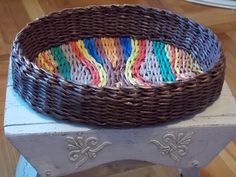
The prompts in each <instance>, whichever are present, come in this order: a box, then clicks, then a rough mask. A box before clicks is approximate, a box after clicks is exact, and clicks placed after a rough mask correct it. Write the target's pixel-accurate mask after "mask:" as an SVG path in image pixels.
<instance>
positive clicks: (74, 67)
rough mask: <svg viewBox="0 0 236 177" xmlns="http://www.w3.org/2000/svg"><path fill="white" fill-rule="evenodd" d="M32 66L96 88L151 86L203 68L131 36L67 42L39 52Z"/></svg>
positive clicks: (180, 54) (183, 53) (174, 49)
mask: <svg viewBox="0 0 236 177" xmlns="http://www.w3.org/2000/svg"><path fill="white" fill-rule="evenodd" d="M35 63H36V65H37V66H38V67H40V68H43V69H45V70H46V71H48V72H51V73H56V74H60V75H61V76H63V77H64V78H66V79H70V80H73V81H75V82H77V83H79V84H89V85H95V86H112V87H114V86H115V87H119V86H128V85H144V86H150V85H152V84H158V83H162V82H171V81H176V80H186V79H189V78H194V77H195V76H196V75H198V74H201V73H203V66H201V65H200V64H198V62H197V60H196V59H194V58H193V57H192V55H191V54H189V53H188V52H186V51H185V50H183V49H179V48H177V47H174V46H173V45H171V44H165V43H163V42H161V41H157V40H153V41H152V40H142V39H135V38H130V37H121V38H105V37H104V38H83V39H79V40H77V41H70V42H69V43H66V44H63V45H60V46H54V47H51V48H50V49H48V50H45V51H43V52H40V53H39V54H38V56H37V57H36V59H35ZM206 65H207V63H204V66H206ZM207 68H209V66H207Z"/></svg>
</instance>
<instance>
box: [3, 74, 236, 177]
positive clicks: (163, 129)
mask: <svg viewBox="0 0 236 177" xmlns="http://www.w3.org/2000/svg"><path fill="white" fill-rule="evenodd" d="M10 72H11V71H9V73H10ZM235 108H236V103H235V99H234V97H233V96H232V94H231V91H230V89H229V87H228V86H227V84H226V83H225V84H224V88H223V91H222V94H221V96H220V98H219V99H218V100H217V101H216V102H215V103H214V104H213V105H212V106H210V107H209V108H207V110H205V111H204V112H202V113H200V114H198V115H197V116H195V117H194V118H192V119H186V120H182V121H178V122H171V123H168V124H163V125H160V126H152V127H147V128H131V129H104V128H101V127H92V126H85V125H84V124H83V125H82V124H78V123H76V124H75V123H70V122H67V121H59V120H56V119H54V118H51V117H48V116H44V115H42V114H40V113H37V112H35V111H34V110H32V109H31V108H30V107H29V106H28V104H26V103H25V102H24V101H23V100H22V99H21V98H20V96H19V95H18V94H17V93H15V92H14V91H13V87H12V79H11V74H9V78H8V85H7V95H6V104H5V121H4V130H5V135H6V137H7V138H8V139H9V140H10V142H11V143H12V144H13V145H14V146H15V147H16V148H17V149H18V150H19V151H20V153H21V154H22V155H23V156H24V157H25V158H24V157H23V156H21V157H20V163H19V164H18V167H17V173H16V176H17V177H26V176H28V177H35V176H36V174H37V173H38V175H39V176H41V177H50V176H65V175H69V174H72V173H81V174H82V173H83V174H84V173H85V172H86V171H88V169H90V168H93V167H96V166H99V165H102V164H110V163H111V164H112V163H115V161H118V162H120V163H122V162H123V160H134V161H135V163H136V162H137V161H145V162H150V163H158V164H162V165H167V166H173V167H176V168H179V169H181V173H182V175H183V176H186V177H197V176H199V172H198V169H199V168H200V167H203V166H205V165H207V164H208V163H209V161H210V160H211V159H213V158H214V156H216V155H217V154H218V153H219V151H220V150H221V149H223V148H224V146H225V145H226V144H227V143H228V142H229V141H230V140H231V139H232V138H234V137H235V136H236V109H235ZM25 159H27V161H26V160H25ZM130 162H131V161H129V163H127V162H126V165H127V168H128V167H129V166H131V168H133V167H135V165H134V166H132V163H130ZM136 164H138V163H136ZM32 166H33V167H34V168H33V167H32ZM136 166H138V165H136ZM35 170H36V171H37V172H36V171H35ZM85 176H86V175H85ZM97 176H99V175H98V173H97ZM93 177H96V175H95V176H93Z"/></svg>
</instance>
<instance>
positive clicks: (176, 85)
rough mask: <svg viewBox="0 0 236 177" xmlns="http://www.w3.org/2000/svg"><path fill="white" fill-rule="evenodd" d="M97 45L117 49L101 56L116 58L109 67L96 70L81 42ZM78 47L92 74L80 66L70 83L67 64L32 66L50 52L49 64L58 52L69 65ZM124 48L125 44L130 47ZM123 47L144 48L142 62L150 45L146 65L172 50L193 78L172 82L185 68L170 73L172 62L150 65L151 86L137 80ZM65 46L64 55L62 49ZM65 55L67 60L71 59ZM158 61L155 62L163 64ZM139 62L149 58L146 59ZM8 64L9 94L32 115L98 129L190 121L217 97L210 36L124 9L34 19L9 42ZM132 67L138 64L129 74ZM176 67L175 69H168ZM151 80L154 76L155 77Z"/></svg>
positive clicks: (219, 60) (161, 14)
mask: <svg viewBox="0 0 236 177" xmlns="http://www.w3.org/2000/svg"><path fill="white" fill-rule="evenodd" d="M103 39H104V40H106V39H109V40H110V41H113V43H114V45H115V44H117V45H118V44H119V45H121V47H120V48H115V49H114V46H113V45H111V46H110V43H109V40H108V43H109V44H105V46H106V47H107V48H106V49H105V53H106V52H108V53H109V52H110V50H111V51H113V53H112V54H111V56H113V55H114V51H116V52H115V53H116V54H117V56H118V57H110V58H112V60H109V62H107V63H106V62H105V60H102V61H100V62H99V60H98V57H97V58H96V56H97V54H100V55H102V54H104V51H103V52H102V51H100V53H99V49H98V51H97V52H95V53H94V51H92V50H91V49H92V48H91V45H92V44H94V43H90V42H89V41H92V42H93V41H96V40H97V41H102V40H103ZM79 41H80V42H81V41H82V42H81V45H80V47H81V46H82V47H83V46H85V47H86V46H87V47H88V48H87V50H86V51H85V53H82V54H84V55H86V56H88V55H89V56H88V57H89V59H91V61H90V60H89V62H90V64H91V63H92V65H93V64H94V66H97V68H98V69H97V70H96V67H93V66H92V65H91V68H92V69H91V68H90V70H89V69H87V70H88V71H86V67H84V66H83V67H82V68H83V72H82V75H80V76H78V77H74V76H73V74H71V75H70V73H69V74H68V72H69V71H67V69H66V67H67V66H69V65H68V63H69V64H70V62H67V63H66V62H64V63H63V62H62V58H61V57H62V56H60V57H59V59H58V60H57V61H58V63H56V64H55V63H54V64H55V66H56V67H54V68H51V69H50V66H51V65H52V64H53V63H50V66H49V65H47V63H46V64H45V63H44V64H43V61H42V59H39V56H42V55H43V54H47V55H48V56H49V54H48V53H47V50H50V52H52V53H53V52H54V54H55V56H54V57H56V56H58V55H59V54H60V52H61V51H62V50H61V49H65V51H63V52H65V53H64V54H65V55H66V54H68V57H69V58H70V57H71V58H72V59H74V58H76V57H77V59H78V58H80V57H81V55H82V54H81V55H80V53H78V51H79V50H81V51H82V50H85V49H84V48H83V49H81V48H80V49H78V51H77V49H76V47H75V48H73V45H77V44H78V43H79ZM86 41H87V43H86ZM114 41H118V42H114ZM122 41H123V43H122ZM127 41H131V42H132V45H131V44H130V43H127ZM135 41H136V42H135ZM140 41H141V42H140ZM83 42H84V43H83ZM97 44H99V42H97ZM126 44H127V45H128V44H129V46H131V48H132V49H130V51H131V52H132V51H134V52H135V49H134V46H135V45H136V44H137V46H138V45H139V44H140V45H141V44H142V45H146V48H145V47H144V50H141V48H139V50H137V52H140V53H142V52H143V53H144V56H145V52H146V51H148V49H149V48H148V47H147V46H148V44H152V45H153V46H151V45H150V46H151V47H153V51H154V54H153V53H151V54H150V55H153V56H154V57H155V56H156V55H158V51H157V54H156V55H155V50H154V48H155V46H154V44H155V45H158V46H159V48H162V49H160V50H162V51H165V52H166V55H167V54H168V52H169V51H168V50H172V49H173V50H172V52H173V53H174V54H175V53H178V52H180V51H182V52H185V53H186V56H187V55H188V56H189V57H190V58H191V61H192V63H194V64H193V66H192V65H191V69H193V68H194V67H195V66H196V65H198V67H197V68H200V71H199V72H198V73H194V75H188V76H187V77H185V78H184V79H181V77H179V75H178V74H182V75H183V74H184V75H186V73H181V69H183V67H185V66H182V65H181V66H180V65H179V68H178V66H177V65H174V64H173V65H172V64H171V62H172V61H173V56H175V55H173V56H172V59H169V60H166V59H165V58H162V59H163V60H157V61H158V62H159V65H160V66H159V69H160V70H161V71H159V75H158V74H157V75H154V76H155V77H152V78H154V79H150V78H151V76H150V77H146V79H145V75H146V76H148V73H149V74H150V72H151V71H148V69H147V67H146V70H145V69H143V70H142V72H144V74H143V75H141V74H140V73H141V71H140V70H141V69H142V66H141V65H142V63H141V60H142V57H139V59H136V58H135V57H133V59H130V58H131V57H130V56H127V58H126V54H127V53H129V52H128V48H126V47H124V46H127V45H126ZM78 45H79V44H78ZM58 46H59V47H58ZM63 46H64V48H63ZM68 46H69V47H72V48H66V47H68ZM89 46H90V47H89ZM122 46H123V48H122ZM160 46H162V47H160ZM163 46H164V47H163ZM77 47H78V46H77ZM138 47H139V46H138ZM98 48H99V47H98ZM112 48H113V49H112ZM57 49H58V50H57ZM72 49H73V50H74V52H75V55H72V54H71V52H73V51H71V50H72ZM120 49H121V50H120ZM106 50H107V51H106ZM76 51H77V53H76ZM86 52H87V53H86ZM108 53H106V54H108ZM173 53H171V54H173ZM77 54H78V55H77ZM95 54H96V56H95ZM162 54H163V52H162V53H160V57H159V56H158V57H156V58H161V57H163V55H162ZM171 54H170V55H171ZM130 55H131V54H130ZM48 56H47V57H48ZM144 56H143V58H144ZM49 57H50V56H49ZM108 58H109V57H108ZM114 58H116V60H117V61H115V59H114ZM122 58H123V59H122ZM125 58H126V59H127V60H125ZM146 58H147V59H148V58H150V57H147V54H146ZM169 58H171V57H169ZM72 59H71V60H72ZM102 59H104V57H103V58H102ZM11 60H12V76H13V81H14V89H15V90H16V91H17V92H18V93H19V94H20V95H21V96H22V98H23V99H24V100H25V101H27V102H28V103H29V104H30V105H31V106H32V108H33V109H35V110H37V111H39V112H41V113H44V114H47V115H52V116H54V117H56V118H60V119H69V120H72V121H78V122H81V123H88V124H93V125H100V126H104V127H138V126H146V125H155V124H159V123H163V122H166V121H169V120H174V119H183V118H188V117H192V116H194V115H195V114H197V113H199V112H201V111H203V110H204V109H205V108H206V107H207V106H209V105H210V104H212V103H213V102H214V101H215V100H216V99H217V98H218V97H219V95H220V92H221V89H222V85H223V82H224V70H225V59H224V55H223V53H222V49H221V46H220V43H219V41H218V39H217V37H216V36H215V35H214V34H213V32H212V31H211V30H209V29H207V28H204V27H203V26H201V25H199V24H197V23H195V22H193V21H192V20H190V19H187V18H184V17H182V16H179V15H176V14H173V13H171V12H167V11H164V10H159V9H154V8H145V7H141V6H130V5H124V6H116V5H112V6H98V7H95V6H94V7H87V8H76V9H66V10H64V11H61V12H55V13H51V14H49V15H47V16H45V17H42V18H39V19H37V20H36V21H34V22H32V23H30V24H28V25H27V26H26V27H25V28H24V29H23V30H22V31H21V32H20V33H19V34H18V35H17V36H16V39H15V41H14V42H13V47H12V51H11ZM136 60H137V61H139V64H137V65H135V66H133V65H132V64H134V62H136ZM186 60H187V59H186ZM81 61H82V60H81ZM84 61H87V59H86V58H85V59H84ZM120 61H123V64H121V65H119V66H121V67H120V68H119V67H118V66H117V67H116V64H117V63H119V62H120ZM150 61H151V60H150ZM152 61H153V62H155V61H154V60H152ZM189 61H190V59H189ZM40 62H41V63H40ZM89 62H88V61H87V64H89ZM93 62H94V63H93ZM96 62H97V63H96ZM132 62H133V63H132ZM162 62H164V64H163V63H162ZM168 62H169V63H168ZM121 63H122V62H121ZM136 63H137V62H136ZM177 63H178V62H177ZM80 64H81V63H80ZM128 64H130V65H131V66H128ZM74 65H75V64H74ZM74 65H73V62H72V66H70V67H69V68H70V69H71V70H70V72H71V73H72V71H73V72H74V73H76V72H80V70H79V69H78V67H79V66H78V67H74V68H72V67H73V66H74ZM113 65H114V66H115V67H113ZM146 65H148V64H146ZM150 65H152V67H153V66H157V64H150ZM76 66H77V65H76ZM81 66H82V65H81ZM81 66H80V68H81ZM109 66H110V67H109ZM176 66H177V68H176V69H173V68H172V67H176ZM76 68H77V69H76ZM93 68H95V69H93ZM99 68H100V70H99ZM106 68H107V69H106ZM109 68H110V69H109ZM114 68H118V69H117V71H121V72H117V73H119V74H116V71H111V70H113V69H114ZM127 68H128V69H127ZM135 68H136V69H137V71H138V72H137V73H136V74H134V73H132V72H133V71H134V72H135V71H136V70H135ZM140 68H141V69H140ZM144 68H145V67H144ZM168 69H169V70H168ZM195 69H196V68H195ZM93 70H96V71H97V73H98V74H97V75H96V72H95V71H94V73H95V74H94V73H93V74H92V71H93ZM98 70H99V71H98ZM152 70H153V69H152ZM139 71H140V72H139ZM177 71H178V72H177ZM185 71H189V70H188V69H186V70H185ZM154 72H155V73H158V72H157V71H156V70H155V69H154ZM191 72H192V70H191ZM85 73H87V74H88V75H86V74H85ZM145 73H146V74H145ZM80 74H81V73H80ZM102 74H103V75H102ZM170 74H171V75H170ZM85 75H86V76H85ZM117 75H119V77H118V76H117ZM164 75H165V76H164ZM73 77H74V79H72V78H73ZM97 77H98V80H96V78H97ZM156 77H158V79H156ZM117 78H118V79H117ZM122 78H123V80H122ZM160 78H161V79H160ZM104 79H105V80H104ZM142 79H143V80H142ZM91 80H92V81H91Z"/></svg>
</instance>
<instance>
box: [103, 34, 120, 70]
mask: <svg viewBox="0 0 236 177" xmlns="http://www.w3.org/2000/svg"><path fill="white" fill-rule="evenodd" d="M101 42H102V45H103V49H104V50H105V53H106V56H107V58H108V60H109V61H110V62H111V64H112V67H113V68H115V67H116V65H117V61H118V57H117V55H116V47H115V41H114V38H101Z"/></svg>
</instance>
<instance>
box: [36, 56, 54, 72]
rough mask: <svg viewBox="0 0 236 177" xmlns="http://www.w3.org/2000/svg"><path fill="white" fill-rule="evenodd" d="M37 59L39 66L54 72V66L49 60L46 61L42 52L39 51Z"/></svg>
mask: <svg viewBox="0 0 236 177" xmlns="http://www.w3.org/2000/svg"><path fill="white" fill-rule="evenodd" d="M36 59H37V61H36V64H38V66H39V67H41V68H43V69H45V70H47V71H49V72H53V67H52V66H49V65H48V64H47V62H46V61H45V59H44V58H43V56H42V53H39V54H38V57H37V58H36Z"/></svg>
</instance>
